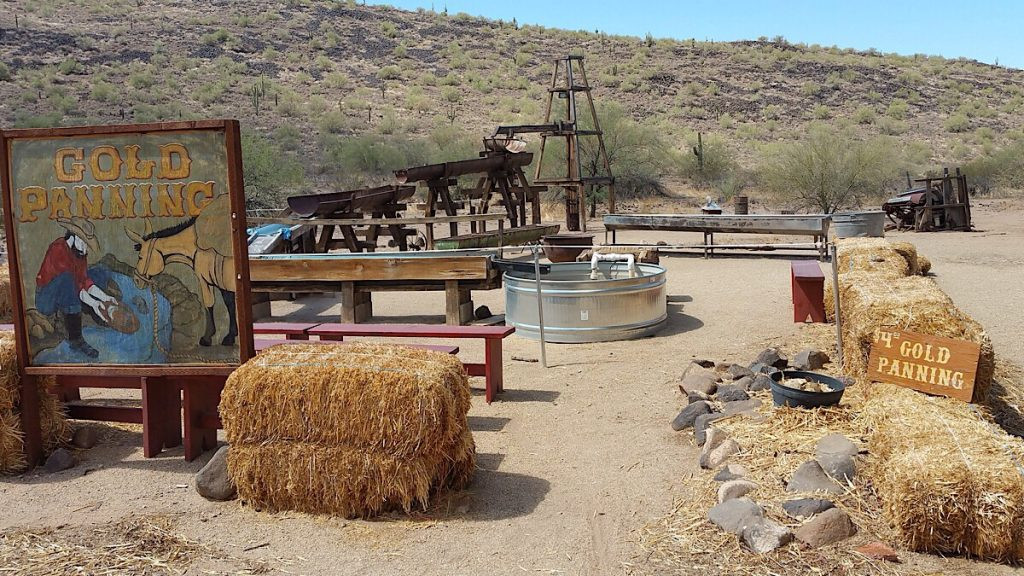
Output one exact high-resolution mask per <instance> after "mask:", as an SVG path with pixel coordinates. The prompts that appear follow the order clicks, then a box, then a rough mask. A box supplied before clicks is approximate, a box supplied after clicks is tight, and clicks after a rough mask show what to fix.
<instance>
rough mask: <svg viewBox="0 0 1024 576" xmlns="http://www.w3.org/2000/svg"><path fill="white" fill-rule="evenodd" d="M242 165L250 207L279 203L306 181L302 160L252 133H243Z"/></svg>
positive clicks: (271, 205) (274, 143)
mask: <svg viewBox="0 0 1024 576" xmlns="http://www.w3.org/2000/svg"><path fill="white" fill-rule="evenodd" d="M242 164H243V166H245V170H244V171H243V179H244V182H245V205H246V208H248V209H250V210H251V209H256V208H277V207H279V206H281V205H282V203H283V201H284V197H285V196H286V195H287V194H288V193H289V192H290V191H291V190H292V189H294V188H297V187H299V186H302V185H303V183H304V182H305V175H304V173H303V169H302V163H301V162H299V160H298V159H297V158H296V157H295V156H294V155H293V154H291V153H288V152H285V151H284V150H283V149H282V148H281V147H280V146H279V145H278V143H277V142H274V141H272V140H270V139H268V138H267V137H265V136H263V135H261V134H258V133H255V132H247V133H244V134H242Z"/></svg>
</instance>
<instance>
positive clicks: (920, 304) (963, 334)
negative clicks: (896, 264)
mask: <svg viewBox="0 0 1024 576" xmlns="http://www.w3.org/2000/svg"><path fill="white" fill-rule="evenodd" d="M848 278H849V280H847V279H845V278H841V279H840V281H839V282H840V289H841V290H842V292H841V293H840V298H841V301H842V308H841V313H842V323H843V324H842V330H843V360H844V366H845V369H846V372H847V374H849V375H850V376H853V377H854V378H857V379H863V378H864V376H865V375H866V373H867V361H868V354H869V352H870V349H871V343H872V341H873V339H874V332H875V330H876V329H877V328H880V327H893V328H896V329H900V330H910V331H913V332H921V333H924V334H931V335H934V336H945V337H947V338H957V339H960V340H967V341H969V342H974V343H976V344H978V345H979V346H980V347H981V358H980V359H979V361H978V372H977V375H976V377H975V383H974V401H975V402H977V401H980V400H983V399H984V398H985V395H986V393H987V391H988V388H989V386H990V385H991V383H992V374H993V373H994V372H995V352H994V351H993V349H992V342H991V340H989V337H988V335H987V334H985V329H984V328H983V327H982V326H981V324H979V323H978V322H977V321H975V320H974V319H972V318H971V317H970V316H968V315H967V314H965V313H964V312H962V311H961V310H960V309H959V308H957V307H956V306H955V305H954V304H953V301H952V300H951V299H950V298H949V296H947V295H946V293H945V292H943V291H942V289H941V288H939V286H938V285H937V284H936V283H935V282H934V281H932V280H931V279H928V278H922V277H920V276H910V277H907V278H897V279H892V278H885V277H878V276H874V277H870V276H857V277H852V276H850V277H848Z"/></svg>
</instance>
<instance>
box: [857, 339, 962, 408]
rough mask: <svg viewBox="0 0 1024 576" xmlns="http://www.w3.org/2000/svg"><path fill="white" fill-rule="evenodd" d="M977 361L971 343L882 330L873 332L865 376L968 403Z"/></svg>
mask: <svg viewBox="0 0 1024 576" xmlns="http://www.w3.org/2000/svg"><path fill="white" fill-rule="evenodd" d="M980 358H981V346H979V345H978V344H976V343H974V342H968V341H966V340H957V339H954V338H945V337H942V336H932V335H929V334H921V333H918V332H911V331H909V330H901V329H899V328H895V327H882V328H878V329H876V330H875V332H874V341H873V342H872V345H871V353H870V355H869V356H868V377H869V378H870V379H871V380H872V381H874V382H887V383H890V384H896V385H899V386H904V387H907V388H911V389H914V390H917V391H919V392H925V393H927V394H934V395H937V396H948V397H950V398H956V399H958V400H963V401H964V402H970V401H971V400H972V398H973V397H974V381H975V378H976V377H977V373H978V361H979V359H980Z"/></svg>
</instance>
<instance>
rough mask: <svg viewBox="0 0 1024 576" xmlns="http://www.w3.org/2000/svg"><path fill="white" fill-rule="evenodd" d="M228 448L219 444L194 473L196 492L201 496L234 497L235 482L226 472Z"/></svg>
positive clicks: (211, 497)
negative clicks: (214, 452)
mask: <svg viewBox="0 0 1024 576" xmlns="http://www.w3.org/2000/svg"><path fill="white" fill-rule="evenodd" d="M228 448H229V446H221V447H220V449H219V450H217V452H216V454H214V455H213V458H210V461H209V462H207V463H206V466H203V468H202V469H201V470H200V471H199V473H197V474H196V492H199V495H200V496H202V497H203V498H206V499H208V500H218V501H224V500H232V499H234V498H235V495H236V492H235V482H234V480H232V479H231V474H229V473H228Z"/></svg>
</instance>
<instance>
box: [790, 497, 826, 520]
mask: <svg viewBox="0 0 1024 576" xmlns="http://www.w3.org/2000/svg"><path fill="white" fill-rule="evenodd" d="M829 508H835V505H834V504H832V503H831V502H829V501H828V500H821V499H819V498H800V499H799V500H790V501H788V502H783V503H782V509H783V510H785V511H786V514H788V515H789V516H790V517H792V518H796V519H797V520H806V519H808V518H810V517H811V516H814V515H815V514H820V513H822V512H824V511H825V510H828V509H829Z"/></svg>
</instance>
